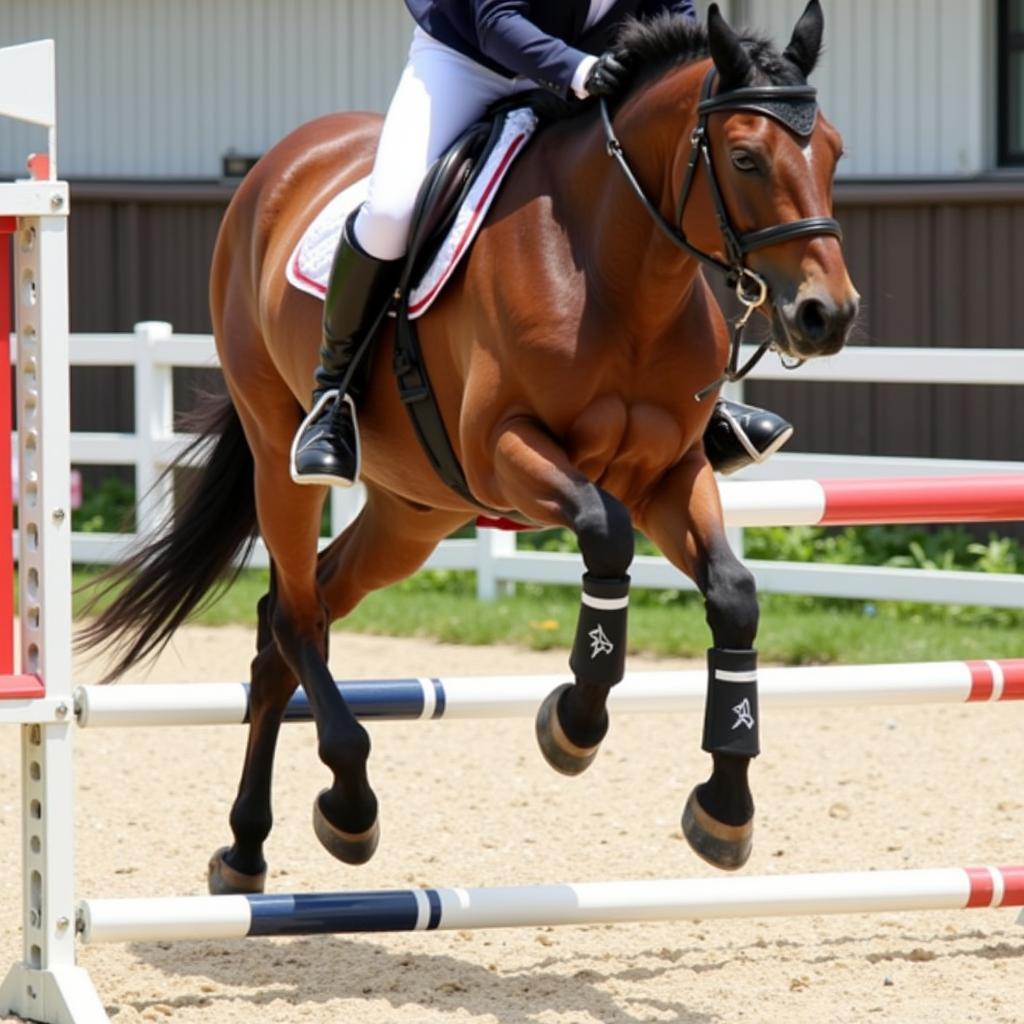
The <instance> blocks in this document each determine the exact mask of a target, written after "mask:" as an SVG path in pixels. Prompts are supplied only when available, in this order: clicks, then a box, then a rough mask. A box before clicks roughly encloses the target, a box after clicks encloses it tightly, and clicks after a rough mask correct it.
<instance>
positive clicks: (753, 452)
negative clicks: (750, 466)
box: [716, 402, 793, 465]
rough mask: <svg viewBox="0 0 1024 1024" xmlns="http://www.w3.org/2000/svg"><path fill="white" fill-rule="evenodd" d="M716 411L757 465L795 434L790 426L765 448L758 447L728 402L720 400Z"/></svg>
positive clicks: (768, 457) (766, 459) (767, 458)
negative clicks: (734, 414) (730, 408)
mask: <svg viewBox="0 0 1024 1024" xmlns="http://www.w3.org/2000/svg"><path fill="white" fill-rule="evenodd" d="M716 412H717V413H718V414H719V416H721V417H722V418H723V419H724V420H726V422H727V423H728V424H729V426H730V427H732V432H733V435H734V436H735V438H736V440H737V441H739V443H740V446H741V447H742V448H743V450H744V451H745V452H746V453H747V455H748V456H749V457H750V461H751V462H753V463H754V464H755V465H760V464H761V463H762V462H767V461H768V460H769V459H770V458H771V457H772V456H773V455H774V454H775V453H776V452H777V451H778V450H779V449H780V448H781V447H782V446H783V445H784V444H785V443H786V442H787V441H788V440H789V439H790V438H791V437H792V436H793V427H792V426H790V427H788V428H787V429H786V430H783V431H781V432H780V433H779V436H778V437H776V438H774V439H773V440H772V441H771V442H770V443H769V444H768V445H766V446H765V447H764V449H758V448H757V446H756V445H755V444H754V442H753V441H751V440H750V437H749V436H748V435H747V432H746V431H745V430H744V429H743V427H742V426H741V425H740V421H739V420H738V419H736V417H735V416H733V414H732V413H731V412H730V411H729V405H728V402H719V403H718V408H717V409H716Z"/></svg>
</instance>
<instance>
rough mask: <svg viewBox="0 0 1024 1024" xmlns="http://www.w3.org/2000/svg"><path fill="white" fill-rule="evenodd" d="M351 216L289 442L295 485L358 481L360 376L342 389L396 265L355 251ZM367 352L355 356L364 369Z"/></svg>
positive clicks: (386, 295)
mask: <svg viewBox="0 0 1024 1024" xmlns="http://www.w3.org/2000/svg"><path fill="white" fill-rule="evenodd" d="M356 213H358V211H355V212H354V213H352V214H351V215H350V216H349V217H348V219H347V220H346V221H345V227H344V228H343V230H342V232H341V241H340V242H339V243H338V250H337V252H336V253H335V254H334V263H333V264H332V266H331V278H330V281H329V283H328V285H327V297H326V299H325V300H324V334H323V345H322V347H321V349H320V367H319V368H318V369H317V371H316V388H315V389H314V391H313V407H312V409H311V410H310V412H309V415H308V416H307V417H306V418H305V419H304V420H303V421H302V424H301V426H300V427H299V429H298V432H297V433H296V435H295V440H294V441H293V442H292V451H291V467H290V468H291V476H292V479H293V480H294V481H295V482H296V483H297V484H326V485H328V486H333V487H351V486H352V484H354V483H355V482H356V480H358V479H359V463H360V458H359V430H358V426H357V424H356V406H355V401H354V399H355V398H358V397H359V390H360V383H359V382H360V380H361V378H362V376H363V375H362V374H361V373H359V372H358V371H357V372H354V373H352V374H350V375H349V380H348V384H347V387H345V389H344V391H343V390H342V388H343V386H344V385H345V378H346V375H347V374H348V371H349V367H350V365H351V363H352V360H353V359H354V358H355V357H356V355H357V353H359V349H360V346H361V345H362V343H363V340H364V339H365V337H366V332H367V331H368V330H370V328H371V327H373V325H374V321H375V320H376V319H377V318H378V317H379V316H380V314H381V313H382V312H383V310H384V308H385V307H386V306H387V304H388V303H389V301H390V299H391V295H392V292H393V291H394V289H395V285H396V284H397V281H398V276H399V273H400V271H401V266H402V260H400V259H399V260H378V259H375V258H374V257H373V256H371V255H370V254H369V253H368V252H366V251H365V250H363V249H362V248H361V247H360V245H359V243H358V242H357V241H356V237H355V232H354V230H353V224H354V223H355V218H356ZM371 344H372V342H371ZM368 349H369V346H368V347H367V351H364V352H362V353H361V354H360V359H361V360H363V365H364V366H365V365H367V363H366V360H367V358H368V356H369V351H368Z"/></svg>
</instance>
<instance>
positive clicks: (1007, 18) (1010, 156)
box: [998, 0, 1024, 166]
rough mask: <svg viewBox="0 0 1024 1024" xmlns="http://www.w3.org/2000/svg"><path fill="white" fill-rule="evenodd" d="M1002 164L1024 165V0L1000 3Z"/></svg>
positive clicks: (1004, 0) (1000, 131) (1005, 0)
mask: <svg viewBox="0 0 1024 1024" xmlns="http://www.w3.org/2000/svg"><path fill="white" fill-rule="evenodd" d="M998 40H999V60H998V75H999V86H998V88H999V132H998V136H999V163H1000V164H1010V165H1018V166H1022V165H1024V0H999V34H998Z"/></svg>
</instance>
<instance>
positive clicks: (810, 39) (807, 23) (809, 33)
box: [782, 0, 825, 78]
mask: <svg viewBox="0 0 1024 1024" xmlns="http://www.w3.org/2000/svg"><path fill="white" fill-rule="evenodd" d="M824 31H825V15H824V14H823V13H822V10H821V4H820V2H819V0H810V3H808V5H807V7H806V8H804V13H803V14H801V15H800V20H799V21H798V22H797V23H796V28H794V29H793V38H792V39H790V41H789V46H787V47H786V49H785V50H784V51H783V54H782V56H783V57H786V58H788V59H789V60H791V61H792V62H793V63H794V64H795V65H796V66H797V67H798V68H799V69H800V71H801V72H802V73H803V76H804V78H809V77H810V74H811V72H812V71H813V70H814V66H815V65H816V64H817V63H818V56H819V54H820V53H821V37H822V34H823V33H824Z"/></svg>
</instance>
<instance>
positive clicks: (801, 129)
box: [697, 76, 818, 138]
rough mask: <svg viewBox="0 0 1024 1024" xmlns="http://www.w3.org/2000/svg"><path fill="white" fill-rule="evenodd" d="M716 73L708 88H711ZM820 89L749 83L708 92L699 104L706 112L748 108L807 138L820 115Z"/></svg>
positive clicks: (805, 86) (707, 85) (711, 77)
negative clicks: (711, 93)
mask: <svg viewBox="0 0 1024 1024" xmlns="http://www.w3.org/2000/svg"><path fill="white" fill-rule="evenodd" d="M712 80H713V76H709V77H708V81H707V82H706V83H705V88H706V89H710V86H711V83H712ZM817 97H818V90H817V89H816V88H815V87H814V86H813V85H773V86H760V87H759V86H748V87H746V88H743V89H733V90H731V91H730V92H723V93H719V94H718V95H717V96H706V97H705V98H703V99H702V100H701V102H700V104H699V105H698V107H697V112H698V114H700V115H702V116H707V115H708V114H714V113H718V112H721V111H726V110H749V111H750V112H751V113H754V114H762V115H764V116H765V117H770V118H772V120H774V121H778V122H779V123H780V124H781V125H784V126H785V127H786V128H788V129H789V130H790V131H791V132H794V133H795V134H797V135H799V136H801V138H806V137H807V136H809V135H810V134H811V133H812V132H813V131H814V125H815V123H816V122H817V119H818V99H817Z"/></svg>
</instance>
